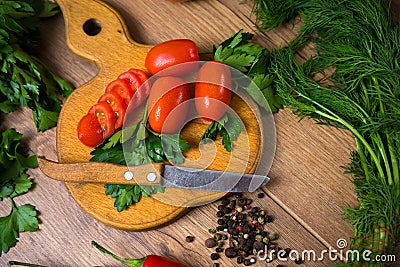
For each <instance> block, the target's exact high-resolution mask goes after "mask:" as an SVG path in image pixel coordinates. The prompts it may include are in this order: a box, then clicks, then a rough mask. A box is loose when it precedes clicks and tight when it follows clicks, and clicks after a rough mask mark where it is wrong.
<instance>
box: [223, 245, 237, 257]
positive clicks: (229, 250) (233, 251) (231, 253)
mask: <svg viewBox="0 0 400 267" xmlns="http://www.w3.org/2000/svg"><path fill="white" fill-rule="evenodd" d="M225 256H226V257H227V258H234V257H236V256H237V250H236V249H235V248H233V247H229V248H227V249H225Z"/></svg>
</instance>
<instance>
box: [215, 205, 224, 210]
mask: <svg viewBox="0 0 400 267" xmlns="http://www.w3.org/2000/svg"><path fill="white" fill-rule="evenodd" d="M217 209H218V210H223V209H225V205H218V207H217Z"/></svg>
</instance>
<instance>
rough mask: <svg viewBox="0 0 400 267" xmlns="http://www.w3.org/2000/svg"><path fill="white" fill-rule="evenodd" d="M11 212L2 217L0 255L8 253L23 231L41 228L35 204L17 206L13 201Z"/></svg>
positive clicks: (0, 222) (0, 224)
mask: <svg viewBox="0 0 400 267" xmlns="http://www.w3.org/2000/svg"><path fill="white" fill-rule="evenodd" d="M11 202H12V209H11V213H10V214H9V215H8V216H5V217H1V218H0V229H2V230H1V231H0V246H1V251H0V256H1V254H2V252H4V253H7V252H8V251H9V249H10V248H11V247H13V246H14V245H15V244H16V242H17V239H18V237H19V234H20V233H22V232H34V231H37V230H38V229H39V221H38V218H37V211H36V209H35V207H34V206H32V205H29V204H25V205H22V206H16V205H15V203H14V201H12V200H11Z"/></svg>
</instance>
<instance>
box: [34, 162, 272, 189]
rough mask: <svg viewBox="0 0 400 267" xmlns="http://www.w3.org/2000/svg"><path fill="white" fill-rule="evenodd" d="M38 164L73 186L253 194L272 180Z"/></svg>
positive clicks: (149, 167)
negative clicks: (134, 185) (112, 185)
mask: <svg viewBox="0 0 400 267" xmlns="http://www.w3.org/2000/svg"><path fill="white" fill-rule="evenodd" d="M38 163H39V168H40V170H41V171H42V172H43V173H44V174H45V175H46V176H48V177H50V178H52V179H55V180H58V181H63V182H73V183H103V184H139V185H153V186H164V187H169V188H180V189H187V190H205V191H214V192H252V191H254V190H256V189H257V188H259V187H261V186H264V185H265V184H267V183H268V182H269V181H270V178H268V177H267V176H264V175H253V174H242V173H237V172H225V171H218V170H204V169H195V168H186V167H180V166H171V165H164V164H145V165H140V166H125V165H117V164H112V163H104V162H85V163H58V162H54V161H50V160H47V159H44V158H38Z"/></svg>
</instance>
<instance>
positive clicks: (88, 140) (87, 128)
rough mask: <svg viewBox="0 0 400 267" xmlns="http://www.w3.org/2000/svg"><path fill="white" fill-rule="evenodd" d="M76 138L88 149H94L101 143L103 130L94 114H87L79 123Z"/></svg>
mask: <svg viewBox="0 0 400 267" xmlns="http://www.w3.org/2000/svg"><path fill="white" fill-rule="evenodd" d="M78 138H79V140H80V141H81V142H82V143H83V144H84V145H85V146H89V147H96V146H98V145H100V144H101V142H103V129H102V128H101V124H100V122H99V120H98V119H97V116H96V115H95V114H93V113H88V114H86V115H85V116H83V117H82V119H81V120H80V121H79V124H78Z"/></svg>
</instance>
